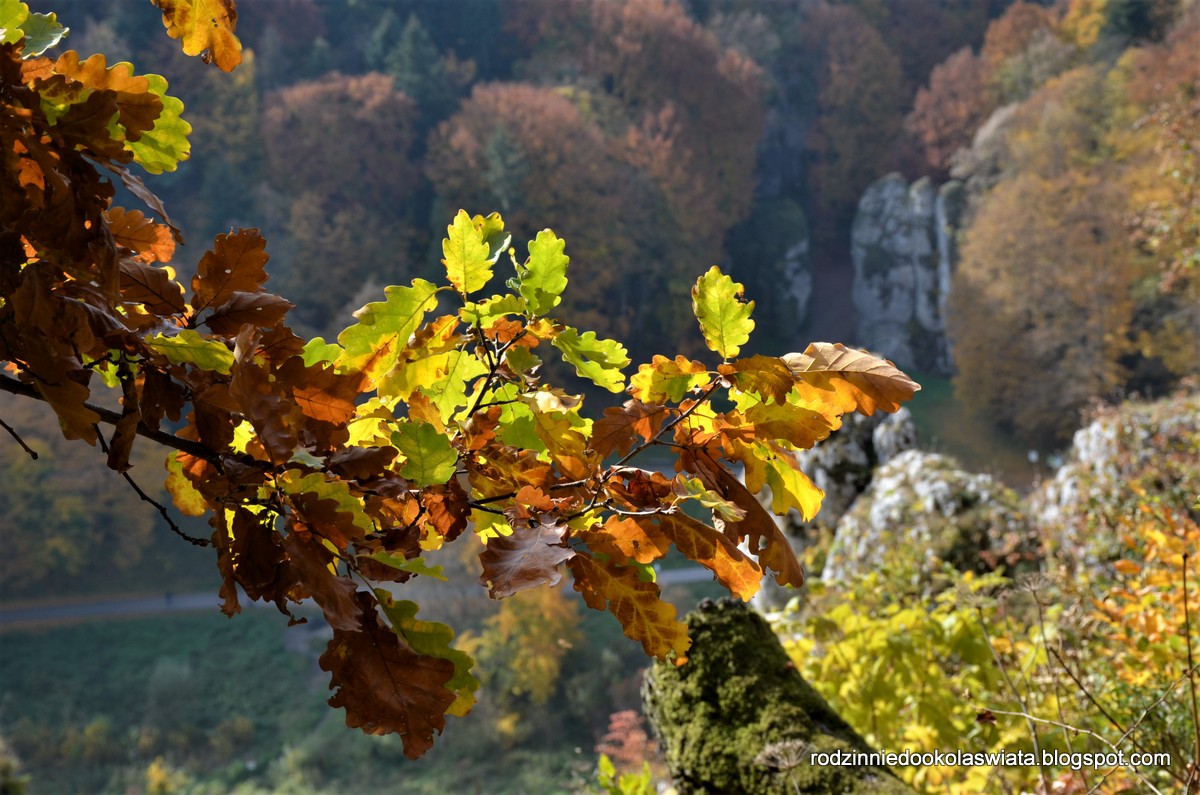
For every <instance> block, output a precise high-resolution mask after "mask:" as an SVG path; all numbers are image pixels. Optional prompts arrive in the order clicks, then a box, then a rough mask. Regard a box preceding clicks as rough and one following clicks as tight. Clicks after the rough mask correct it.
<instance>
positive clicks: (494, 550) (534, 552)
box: [479, 514, 575, 599]
mask: <svg viewBox="0 0 1200 795" xmlns="http://www.w3.org/2000/svg"><path fill="white" fill-rule="evenodd" d="M565 532H566V527H565V526H564V525H562V524H559V519H558V518H557V517H555V516H554V515H553V514H546V515H543V516H541V517H540V518H539V519H538V520H537V521H535V522H533V523H531V524H529V525H528V526H527V527H519V528H514V529H513V532H512V534H511V535H507V536H501V537H498V538H490V539H488V542H487V549H485V550H484V551H483V552H482V553H480V555H479V561H480V563H482V564H483V574H481V575H479V583H480V585H486V586H487V588H488V591H489V592H490V593H491V596H492V598H493V599H503V598H504V597H506V596H512V595H513V594H515V593H518V592H520V591H524V590H527V589H529V588H536V587H538V586H539V585H551V586H553V585H557V584H558V582H559V580H561V579H562V573H561V572H560V571H559V570H558V564H560V563H562V562H563V561H564V560H569V559H570V558H571V557H573V556H574V555H575V551H574V550H573V549H571V548H570V547H568V546H566V543H565V541H564V538H563V537H564V534H565Z"/></svg>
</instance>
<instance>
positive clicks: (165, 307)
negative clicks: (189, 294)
mask: <svg viewBox="0 0 1200 795" xmlns="http://www.w3.org/2000/svg"><path fill="white" fill-rule="evenodd" d="M120 269H121V300H122V301H126V302H131V303H137V304H142V305H144V306H145V307H146V309H147V311H149V312H153V313H154V314H156V315H173V314H183V312H184V311H185V310H186V309H187V305H186V304H185V303H184V301H183V288H182V287H180V286H179V284H178V283H177V282H175V281H174V280H173V279H172V278H171V272H170V271H169V270H168V269H166V268H158V267H155V266H153V265H147V264H145V263H144V262H138V261H137V260H135V259H123V260H121V264H120Z"/></svg>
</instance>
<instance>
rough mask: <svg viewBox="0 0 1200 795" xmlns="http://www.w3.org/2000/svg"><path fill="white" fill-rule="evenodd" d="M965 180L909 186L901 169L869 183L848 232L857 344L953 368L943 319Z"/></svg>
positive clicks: (904, 361)
mask: <svg viewBox="0 0 1200 795" xmlns="http://www.w3.org/2000/svg"><path fill="white" fill-rule="evenodd" d="M965 204H966V202H965V199H964V198H963V195H962V191H961V186H960V185H959V184H958V183H947V184H946V185H943V186H942V187H941V188H940V189H939V188H935V187H934V185H933V183H932V182H930V181H929V179H927V178H926V179H920V180H918V181H917V182H914V183H913V184H912V185H911V186H910V185H909V184H908V183H907V182H906V181H905V179H904V177H902V176H901V175H899V174H889V175H887V176H886V177H884V178H883V179H881V180H879V181H878V182H876V183H875V184H873V185H871V187H869V188H868V189H867V191H866V193H865V194H863V197H862V199H861V200H860V201H859V204H858V213H857V214H856V215H855V217H854V225H853V227H852V229H851V236H850V245H851V248H850V254H851V258H852V260H853V262H854V289H853V299H854V306H855V308H856V309H857V310H858V318H859V326H858V336H859V342H860V343H861V344H863V345H865V346H866V347H868V348H871V349H872V350H877V351H879V352H880V353H882V354H883V355H884V356H885V357H887V358H888V359H891V360H892V361H893V362H895V363H896V365H897V366H899V367H900V368H901V369H917V370H923V371H926V372H937V373H946V374H949V373H951V372H952V368H953V363H952V361H951V358H950V348H949V344H948V342H947V340H946V335H945V324H944V321H943V317H944V310H945V303H946V296H947V295H948V294H949V290H950V280H951V276H952V275H953V269H954V262H955V258H956V257H957V250H956V247H955V246H954V234H955V230H956V229H957V225H958V223H959V222H960V221H961V217H962V213H963V210H964V208H965Z"/></svg>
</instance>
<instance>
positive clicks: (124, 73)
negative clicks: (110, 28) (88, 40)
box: [54, 50, 163, 141]
mask: <svg viewBox="0 0 1200 795" xmlns="http://www.w3.org/2000/svg"><path fill="white" fill-rule="evenodd" d="M54 71H55V72H57V73H58V74H60V75H64V76H66V77H68V78H70V79H72V80H77V81H79V82H80V83H82V84H83V85H85V86H87V87H88V88H90V89H93V90H95V91H111V92H112V93H113V95H114V97H115V101H116V106H117V112H118V113H119V114H120V115H119V117H118V121H119V122H120V124H121V125H122V126H123V127H124V128H125V137H126V138H127V139H128V140H130V141H137V140H138V139H140V138H141V137H142V133H144V132H146V131H147V130H149V129H150V128H152V127H153V126H154V123H155V122H156V121H157V120H158V117H159V115H161V114H162V110H163V104H162V100H161V99H159V98H158V96H156V95H155V94H154V93H153V92H151V91H150V81H149V80H148V79H147V78H146V77H135V76H134V74H133V67H132V66H130V64H128V63H117V64H113V65H112V67H111V68H110V67H108V65H107V64H106V62H105V58H104V56H103V55H102V54H100V53H96V54H95V55H92V56H91V57H89V58H88V59H87V60H86V61H80V60H79V53H77V52H75V51H74V50H68V51H67V52H65V53H63V54H62V56H61V57H60V58H59V59H58V61H57V62H56V63H55V64H54Z"/></svg>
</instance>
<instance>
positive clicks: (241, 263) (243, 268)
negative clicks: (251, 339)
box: [192, 229, 268, 315]
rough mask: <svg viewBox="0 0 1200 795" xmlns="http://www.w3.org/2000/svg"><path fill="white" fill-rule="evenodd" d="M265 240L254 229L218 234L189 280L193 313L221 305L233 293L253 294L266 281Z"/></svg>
mask: <svg viewBox="0 0 1200 795" xmlns="http://www.w3.org/2000/svg"><path fill="white" fill-rule="evenodd" d="M266 248H267V241H266V240H264V239H263V237H262V235H260V234H259V233H258V230H257V229H239V230H238V231H236V232H231V233H229V234H222V235H217V237H216V239H215V240H213V247H212V249H211V250H209V251H206V252H204V256H203V257H201V258H200V264H199V265H198V266H197V267H196V275H195V276H193V277H192V294H193V295H192V312H193V313H195V314H197V315H199V314H200V313H201V312H202V311H204V310H205V309H207V308H209V307H210V306H220V305H221V304H223V303H225V302H226V301H228V300H229V297H230V296H231V295H233V294H234V293H235V292H244V293H256V292H259V291H260V290H261V289H262V285H263V282H265V281H266V280H267V272H266V271H265V270H264V269H263V266H264V265H266V264H267V259H268V257H267V251H266Z"/></svg>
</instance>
